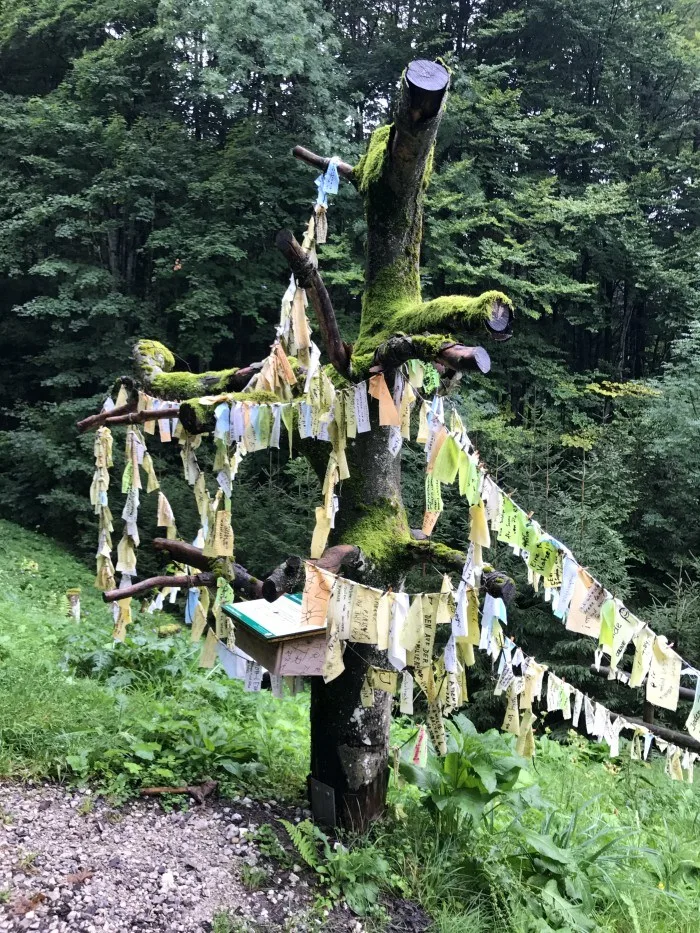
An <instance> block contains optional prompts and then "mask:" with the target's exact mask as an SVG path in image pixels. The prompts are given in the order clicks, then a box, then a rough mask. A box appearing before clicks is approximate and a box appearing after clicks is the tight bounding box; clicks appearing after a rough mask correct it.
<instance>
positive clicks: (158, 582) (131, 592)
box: [102, 573, 216, 603]
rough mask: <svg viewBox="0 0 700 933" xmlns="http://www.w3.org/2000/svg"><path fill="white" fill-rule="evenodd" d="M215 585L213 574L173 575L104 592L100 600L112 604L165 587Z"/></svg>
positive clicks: (214, 575)
mask: <svg viewBox="0 0 700 933" xmlns="http://www.w3.org/2000/svg"><path fill="white" fill-rule="evenodd" d="M215 583H216V574H215V573H194V574H186V573H181V574H174V575H170V576H168V575H167V574H166V575H164V576H162V577H149V579H148V580H142V581H141V582H140V583H134V584H133V586H125V587H123V589H121V590H106V591H105V592H104V593H103V594H102V599H103V600H104V601H105V602H106V603H114V602H117V601H118V600H120V599H128V598H129V597H130V596H143V595H144V594H145V593H150V591H151V590H160V589H163V587H166V586H177V587H183V588H184V587H186V588H187V589H189V588H190V587H193V586H213V585H214V584H215Z"/></svg>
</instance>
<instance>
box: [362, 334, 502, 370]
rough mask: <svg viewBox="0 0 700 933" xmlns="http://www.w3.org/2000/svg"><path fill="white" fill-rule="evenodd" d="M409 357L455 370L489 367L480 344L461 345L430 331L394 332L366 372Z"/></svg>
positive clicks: (390, 367) (383, 367) (399, 362)
mask: <svg viewBox="0 0 700 933" xmlns="http://www.w3.org/2000/svg"><path fill="white" fill-rule="evenodd" d="M413 359H415V360H423V361H424V362H437V363H442V364H443V365H444V366H445V367H446V368H447V369H451V370H454V371H455V372H463V371H464V370H467V369H478V370H479V371H480V372H482V373H487V372H489V370H490V369H491V359H490V357H489V355H488V353H487V352H486V350H484V348H483V347H465V346H463V345H462V344H460V343H455V342H454V341H452V340H450V338H449V337H440V336H437V335H434V334H421V335H414V336H413V337H408V336H406V335H405V334H397V335H395V336H394V337H390V338H389V339H388V340H387V341H386V342H385V343H383V344H382V345H381V346H380V347H379V348H378V349H377V351H376V352H375V354H374V361H373V363H372V366H371V367H370V372H383V371H386V370H390V369H396V367H397V366H400V365H401V364H402V363H405V362H407V361H408V360H413Z"/></svg>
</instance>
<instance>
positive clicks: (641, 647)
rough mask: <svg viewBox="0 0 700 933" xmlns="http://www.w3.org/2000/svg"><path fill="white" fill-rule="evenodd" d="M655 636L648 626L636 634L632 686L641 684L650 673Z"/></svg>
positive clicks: (631, 677)
mask: <svg viewBox="0 0 700 933" xmlns="http://www.w3.org/2000/svg"><path fill="white" fill-rule="evenodd" d="M655 638H656V635H655V634H654V633H653V632H652V631H651V629H649V628H647V627H646V626H645V627H644V628H643V629H642V631H641V632H639V633H638V634H637V635H635V636H634V639H633V641H634V661H633V663H632V674H631V675H630V682H629V685H630V687H639V686H641V683H642V681H643V680H644V678H645V677H646V676H647V674H648V673H649V668H650V667H651V656H652V652H653V650H654V639H655Z"/></svg>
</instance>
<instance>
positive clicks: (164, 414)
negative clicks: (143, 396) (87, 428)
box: [104, 405, 180, 428]
mask: <svg viewBox="0 0 700 933" xmlns="http://www.w3.org/2000/svg"><path fill="white" fill-rule="evenodd" d="M179 414H180V406H179V405H172V406H170V407H168V408H158V409H153V408H149V409H148V411H146V410H145V409H144V410H143V411H132V412H128V413H125V414H122V415H116V416H115V415H114V414H110V416H109V418H106V419H105V422H104V423H105V425H106V426H107V427H108V428H110V427H112V425H116V424H145V423H146V422H147V421H160V419H161V418H177V417H178V415H179Z"/></svg>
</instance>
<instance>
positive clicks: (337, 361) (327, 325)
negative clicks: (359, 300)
mask: <svg viewBox="0 0 700 933" xmlns="http://www.w3.org/2000/svg"><path fill="white" fill-rule="evenodd" d="M275 245H276V246H277V249H278V250H279V251H280V252H281V253H282V255H283V256H284V258H285V259H286V260H287V262H288V263H289V267H290V269H291V270H292V272H293V273H294V278H295V279H296V281H297V284H298V285H299V286H301V288H305V289H306V293H307V295H308V296H309V300H310V302H311V307H312V308H313V309H314V314H315V315H316V320H317V322H318V326H319V330H320V331H321V339H322V341H323V345H324V347H325V349H326V353H327V354H328V358H329V360H330V361H331V363H332V364H333V366H334V367H335V368H336V369H337V370H338V372H339V373H340V374H341V375H343V376H347V374H348V372H349V369H350V348H349V347H348V345H347V344H346V343H345V342H344V341H343V339H342V337H341V336H340V330H339V329H338V322H337V320H336V317H335V311H334V310H333V304H332V302H331V298H330V295H329V294H328V291H327V289H326V286H325V285H324V284H323V279H322V278H321V276H320V274H319V271H318V269H317V268H316V267H315V266H314V264H313V263H312V262H311V260H310V259H309V257H308V255H307V254H306V253H305V252H304V250H303V249H302V247H301V245H300V244H299V243H298V242H297V241H296V239H295V238H294V234H293V233H291V231H289V230H280V232H279V233H278V234H277V237H276V239H275Z"/></svg>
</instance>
